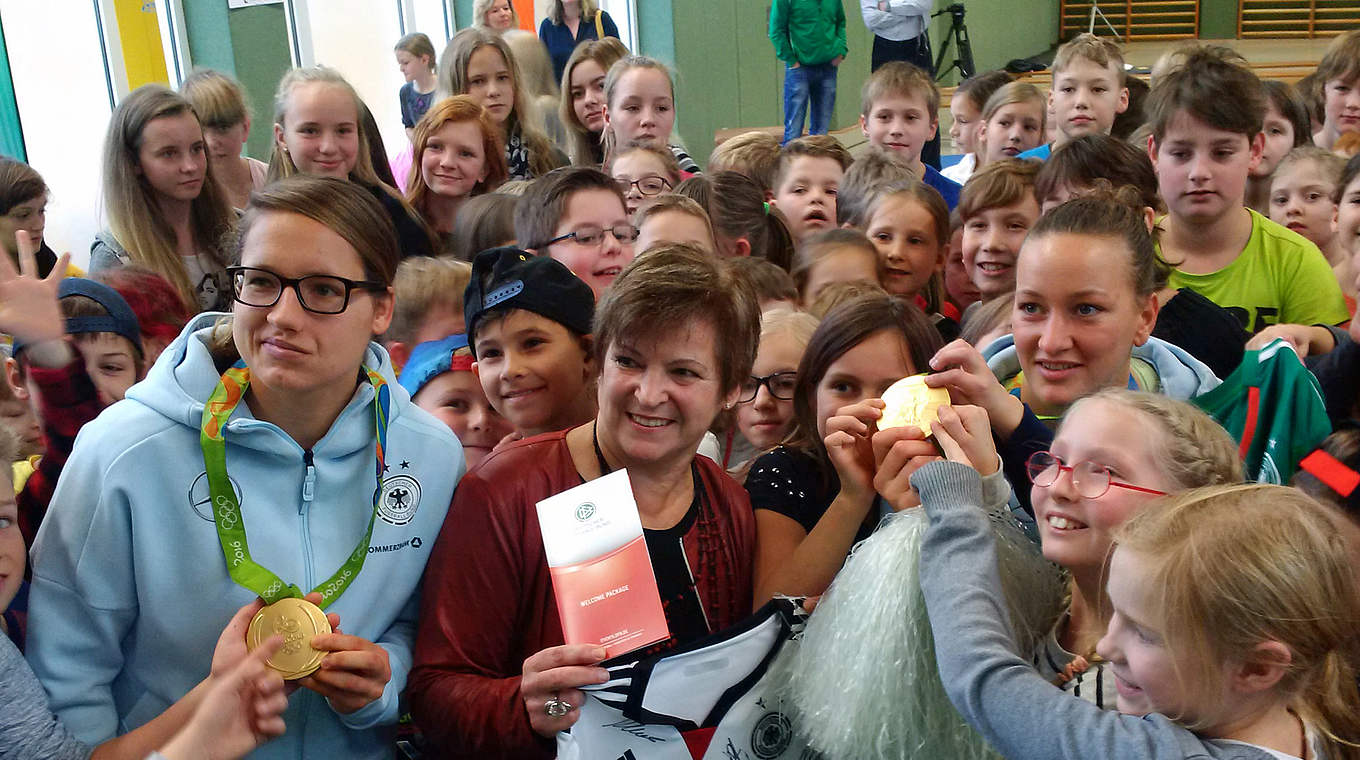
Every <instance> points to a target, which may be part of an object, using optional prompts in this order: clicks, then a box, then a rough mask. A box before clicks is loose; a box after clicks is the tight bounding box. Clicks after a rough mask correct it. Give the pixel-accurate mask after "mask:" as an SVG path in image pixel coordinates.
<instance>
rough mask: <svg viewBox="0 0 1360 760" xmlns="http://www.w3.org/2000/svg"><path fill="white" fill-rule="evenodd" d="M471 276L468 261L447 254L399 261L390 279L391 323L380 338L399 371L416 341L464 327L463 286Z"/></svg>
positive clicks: (444, 335) (437, 337)
mask: <svg viewBox="0 0 1360 760" xmlns="http://www.w3.org/2000/svg"><path fill="white" fill-rule="evenodd" d="M471 277H472V265H471V264H469V263H467V262H466V261H458V260H456V259H451V258H448V257H441V258H432V257H430V256H412V257H410V258H408V259H405V260H403V261H402V262H401V265H400V266H398V267H397V276H396V279H394V280H393V282H392V289H393V290H394V291H395V292H396V296H397V299H396V308H395V309H394V310H393V312H392V324H390V325H388V327H387V332H385V333H383V334H382V338H381V341H382V344H383V348H386V349H387V353H388V355H389V356H390V357H391V358H392V367H393V368H394V369H396V370H397V371H398V372H400V371H401V369H402V367H404V366H405V365H406V360H407V359H408V358H410V356H411V350H412V349H414V348H415V347H416V346H417V345H419V344H421V343H427V342H429V341H433V340H439V339H441V338H447V337H448V336H450V335H456V334H458V333H461V332H463V331H464V330H463V328H464V325H463V290H464V289H465V288H466V287H467V284H468V280H469V279H470V278H471Z"/></svg>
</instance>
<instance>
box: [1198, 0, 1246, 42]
mask: <svg viewBox="0 0 1360 760" xmlns="http://www.w3.org/2000/svg"><path fill="white" fill-rule="evenodd" d="M1199 36H1200V37H1201V38H1203V39H1206V40H1226V39H1232V38H1234V37H1236V36H1237V0H1201V1H1200V4H1199Z"/></svg>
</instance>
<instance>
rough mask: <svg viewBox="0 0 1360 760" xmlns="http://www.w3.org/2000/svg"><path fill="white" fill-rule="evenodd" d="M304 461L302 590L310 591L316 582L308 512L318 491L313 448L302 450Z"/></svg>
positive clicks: (301, 503)
mask: <svg viewBox="0 0 1360 760" xmlns="http://www.w3.org/2000/svg"><path fill="white" fill-rule="evenodd" d="M302 463H303V464H304V465H306V466H307V469H306V471H305V472H304V474H303V476H302V501H301V502H299V503H298V517H299V518H300V520H301V523H302V558H303V585H302V591H303V593H306V592H308V591H310V590H311V588H312V586H313V584H315V583H316V578H315V575H314V572H313V558H312V530H311V525H310V524H309V523H308V517H309V515H308V513H309V512H310V511H311V506H312V497H313V496H314V495H315V493H316V465H315V464H314V463H313V461H312V450H311V449H307V450H306V451H304V452H302Z"/></svg>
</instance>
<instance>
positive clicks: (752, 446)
mask: <svg viewBox="0 0 1360 760" xmlns="http://www.w3.org/2000/svg"><path fill="white" fill-rule="evenodd" d="M816 330H817V318H816V317H814V316H812V315H811V314H806V313H804V312H801V311H793V310H791V309H775V310H773V311H767V312H765V313H764V314H762V315H761V317H760V350H759V351H757V352H756V363H755V365H753V366H752V367H751V376H750V377H748V378H746V382H744V383H742V384H741V397H740V398H738V399H737V407H736V412H737V414H736V417H737V430H738V431H739V432H740V433H741V439H742V440H741V443H742V444H745V448H746V451H747V452H748V454H747V455H746V456H743V457H742V458H741V459H738V460H737V461H738V464H736V465H735V466H733V467H731V468H729V472H731V473H732V476H733V477H734V478H736V479H737V482H745V480H746V472H747V470H748V469H749V468H750V467H751V464H752V462H754V459H755V456H758V455H760V454H763V453H765V452H767V451H769V450H771V449H773V448H774V447H775V446H777V445H779V442H780V441H782V440H784V437H785V436H787V435H788V433H789V428H791V427H792V426H793V394H794V390H795V389H796V388H797V386H798V364H799V362H801V361H802V360H803V351H804V349H806V348H807V345H808V341H809V340H811V339H812V334H813V332H815V331H816ZM739 445H740V444H739ZM752 454H754V455H755V456H752Z"/></svg>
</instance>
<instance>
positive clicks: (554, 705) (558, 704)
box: [543, 692, 572, 718]
mask: <svg viewBox="0 0 1360 760" xmlns="http://www.w3.org/2000/svg"><path fill="white" fill-rule="evenodd" d="M571 709H572V708H571V703H570V702H568V701H566V700H565V699H562V698H561V697H559V696H558V695H557V692H553V695H552V696H551V697H549V698H548V701H546V702H544V703H543V712H544V714H546V715H547V716H548V717H549V718H561V717H565V716H566V714H567V713H569V712H571Z"/></svg>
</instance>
